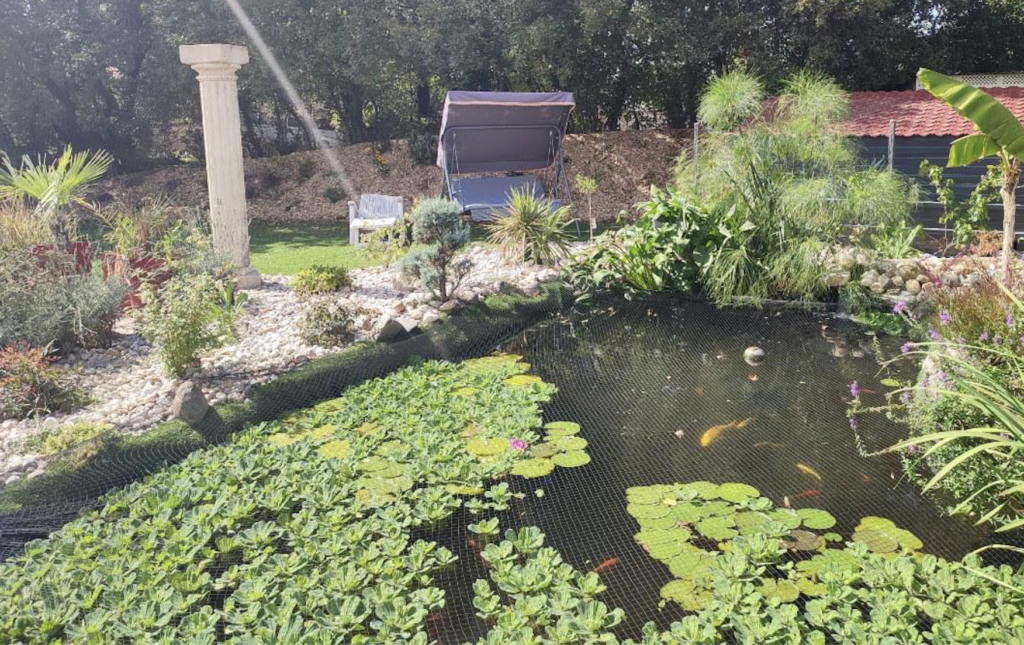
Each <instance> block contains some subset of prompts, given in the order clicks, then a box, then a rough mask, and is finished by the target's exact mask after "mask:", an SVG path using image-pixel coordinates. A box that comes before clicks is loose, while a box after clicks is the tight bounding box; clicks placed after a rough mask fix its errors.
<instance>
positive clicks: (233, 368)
mask: <svg viewBox="0 0 1024 645" xmlns="http://www.w3.org/2000/svg"><path fill="white" fill-rule="evenodd" d="M466 255H467V256H468V257H469V258H470V259H471V260H472V261H473V264H474V266H473V269H472V271H471V272H470V274H469V275H468V276H466V278H465V279H464V280H463V283H462V285H461V286H460V288H459V291H458V292H457V294H456V296H457V297H456V298H453V299H451V300H450V301H449V302H447V303H442V302H440V301H438V300H437V298H436V295H435V294H434V293H430V292H428V291H426V290H425V289H424V288H423V287H421V286H419V285H413V284H406V283H404V282H403V281H402V279H401V278H400V277H399V274H398V271H397V268H396V267H394V266H392V267H373V268H367V269H358V270H354V271H352V272H351V275H352V278H353V286H352V287H351V288H347V289H343V290H341V291H339V292H337V293H336V294H334V297H335V298H337V300H338V301H339V302H346V303H347V304H349V305H351V306H354V307H357V308H360V309H362V310H364V311H365V314H364V315H363V316H362V317H360V318H359V319H358V320H357V328H358V332H357V333H356V336H355V338H353V342H358V341H361V340H367V339H372V338H375V337H376V334H377V333H378V332H379V330H380V329H381V328H382V327H383V326H384V324H385V323H386V322H387V320H389V319H391V318H403V322H405V323H406V325H409V324H416V325H418V326H423V325H427V324H430V323H432V322H434V321H436V320H437V319H438V318H439V317H440V315H441V312H442V311H448V310H450V309H452V308H455V307H458V306H463V305H465V304H467V303H472V302H475V301H476V300H478V299H480V298H483V297H486V296H488V295H491V294H493V293H496V292H497V291H499V290H500V289H501V288H502V287H503V286H505V285H507V286H510V287H514V288H516V289H519V290H522V291H524V292H525V293H527V294H533V293H536V292H537V291H538V290H539V288H540V284H541V283H543V282H551V281H554V280H557V279H558V272H557V271H556V270H555V269H553V268H548V267H539V266H536V265H532V264H520V265H508V264H505V263H503V262H502V261H501V258H500V257H499V255H498V253H497V252H496V251H495V250H493V249H492V248H489V247H486V246H484V245H480V244H475V245H473V246H472V247H470V249H469V250H468V251H467V253H466ZM288 281H289V279H288V278H287V277H283V276H264V282H263V286H261V287H260V288H258V289H253V290H250V291H249V292H248V293H249V301H248V303H246V306H245V309H246V313H245V315H244V316H243V317H242V319H241V321H240V323H239V325H238V329H237V332H238V333H237V340H236V341H235V342H233V343H232V344H230V345H226V346H224V347H221V348H218V349H215V350H211V351H208V352H206V353H205V354H203V355H202V357H201V368H200V370H199V372H198V374H197V375H196V377H195V379H196V382H197V383H199V385H200V386H201V387H202V390H203V392H204V394H205V395H206V397H207V399H209V401H210V403H221V402H225V401H244V400H245V398H246V396H247V394H248V392H249V390H250V388H252V386H254V385H256V384H259V383H264V382H267V381H269V380H272V379H273V378H275V377H277V376H279V375H281V374H284V373H286V372H290V371H292V370H295V369H296V368H298V367H300V366H302V365H303V364H304V363H306V362H308V361H310V360H312V359H314V358H318V357H321V356H326V355H328V354H333V353H336V352H339V351H341V350H343V349H345V347H346V346H340V347H329V348H327V347H318V346H314V345H309V344H307V343H306V342H305V341H303V340H302V338H301V337H300V335H299V332H298V328H297V324H296V323H297V321H298V319H299V317H300V315H301V312H302V307H303V304H302V301H301V300H300V299H299V298H298V297H297V296H296V294H295V293H294V292H293V291H292V290H291V289H290V288H289V287H288ZM410 321H415V323H411V322H410ZM152 349H153V348H152V346H151V345H150V344H149V343H148V342H146V340H145V339H143V338H142V337H141V336H140V335H139V334H138V333H137V332H136V329H135V324H134V320H133V319H131V318H127V317H126V318H123V319H121V320H120V321H118V324H117V325H116V326H115V338H114V341H113V343H112V345H111V347H109V348H108V349H96V350H81V351H76V352H74V353H72V354H70V355H68V356H66V357H64V358H62V359H61V361H60V363H59V364H61V365H63V366H65V367H67V368H68V369H69V370H70V371H71V373H72V375H73V380H74V382H75V384H76V385H78V386H79V387H80V388H81V389H82V390H83V391H85V392H86V393H88V394H89V395H90V397H91V398H92V399H93V401H94V402H93V403H92V404H90V405H88V406H87V407H85V408H83V409H81V410H78V411H75V412H73V413H70V414H53V415H48V416H45V417H40V418H36V419H26V420H7V421H3V422H0V487H2V486H4V485H6V484H9V483H11V482H14V481H17V480H18V479H20V478H22V477H34V476H38V475H39V474H41V473H42V472H43V469H44V468H45V464H46V456H44V455H37V454H31V453H27V452H25V448H24V446H23V444H24V442H25V440H26V439H27V438H29V437H31V436H33V435H35V434H37V433H39V432H44V431H47V430H52V429H56V428H58V427H60V426H61V425H64V424H69V423H76V422H83V421H89V422H97V423H104V424H109V425H111V426H112V427H113V428H115V429H116V430H118V431H120V432H125V433H133V434H134V433H140V432H143V431H145V430H147V429H148V428H151V427H152V426H154V425H156V424H157V423H159V422H161V421H163V420H165V419H167V418H169V416H170V406H171V401H172V399H173V397H174V393H175V390H176V389H177V387H178V385H179V384H180V381H178V380H176V379H173V378H171V377H168V376H166V375H165V374H164V373H163V371H162V370H161V368H160V366H159V364H158V363H157V362H156V360H155V356H154V355H153V351H152Z"/></svg>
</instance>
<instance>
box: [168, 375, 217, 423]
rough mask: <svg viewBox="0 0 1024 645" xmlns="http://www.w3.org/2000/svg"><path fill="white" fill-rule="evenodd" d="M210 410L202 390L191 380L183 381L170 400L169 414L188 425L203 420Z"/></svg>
mask: <svg viewBox="0 0 1024 645" xmlns="http://www.w3.org/2000/svg"><path fill="white" fill-rule="evenodd" d="M209 411H210V404H209V402H208V401H207V400H206V396H205V395H203V390H202V389H200V387H199V386H198V385H196V384H195V382H193V381H185V382H184V383H182V384H181V385H179V386H178V390H177V391H176V392H175V393H174V401H172V402H171V415H172V416H174V417H175V418H178V419H181V420H182V421H184V422H185V423H187V424H189V425H195V424H197V423H199V422H200V421H202V420H203V417H205V416H206V413H207V412H209Z"/></svg>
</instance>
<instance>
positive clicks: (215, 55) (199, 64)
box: [178, 44, 249, 73]
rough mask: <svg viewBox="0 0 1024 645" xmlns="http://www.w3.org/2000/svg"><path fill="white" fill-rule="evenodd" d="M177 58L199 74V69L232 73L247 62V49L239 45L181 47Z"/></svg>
mask: <svg viewBox="0 0 1024 645" xmlns="http://www.w3.org/2000/svg"><path fill="white" fill-rule="evenodd" d="M178 57H179V58H180V59H181V62H182V63H184V64H185V65H189V66H191V67H192V68H193V69H195V70H196V71H198V72H200V73H201V72H202V70H201V69H200V68H206V69H211V70H212V69H215V68H220V69H222V70H224V71H228V70H230V71H231V73H234V72H235V71H237V70H238V68H239V67H241V66H242V65H245V64H246V63H248V62H249V49H248V48H247V47H243V46H241V45H219V44H215V45H181V46H179V47H178Z"/></svg>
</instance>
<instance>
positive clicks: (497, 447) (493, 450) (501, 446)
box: [466, 437, 508, 457]
mask: <svg viewBox="0 0 1024 645" xmlns="http://www.w3.org/2000/svg"><path fill="white" fill-rule="evenodd" d="M507 448H508V439H503V438H501V437H492V438H490V439H484V438H483V437H473V438H472V439H470V440H469V441H467V442H466V450H467V451H469V453H470V454H473V455H476V456H477V457H490V456H492V455H496V454H498V453H500V452H503V451H504V450H505V449H507Z"/></svg>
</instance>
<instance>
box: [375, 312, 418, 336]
mask: <svg viewBox="0 0 1024 645" xmlns="http://www.w3.org/2000/svg"><path fill="white" fill-rule="evenodd" d="M419 324H420V322H419V321H418V320H416V319H415V318H413V317H412V316H399V317H397V318H385V319H384V321H383V322H382V323H380V325H379V326H378V327H377V333H376V335H375V338H376V340H378V341H381V342H387V341H395V340H399V339H402V338H405V337H406V336H408V335H409V334H410V333H411V332H412V331H413V330H414V329H416V327H417V326H418V325H419Z"/></svg>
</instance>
